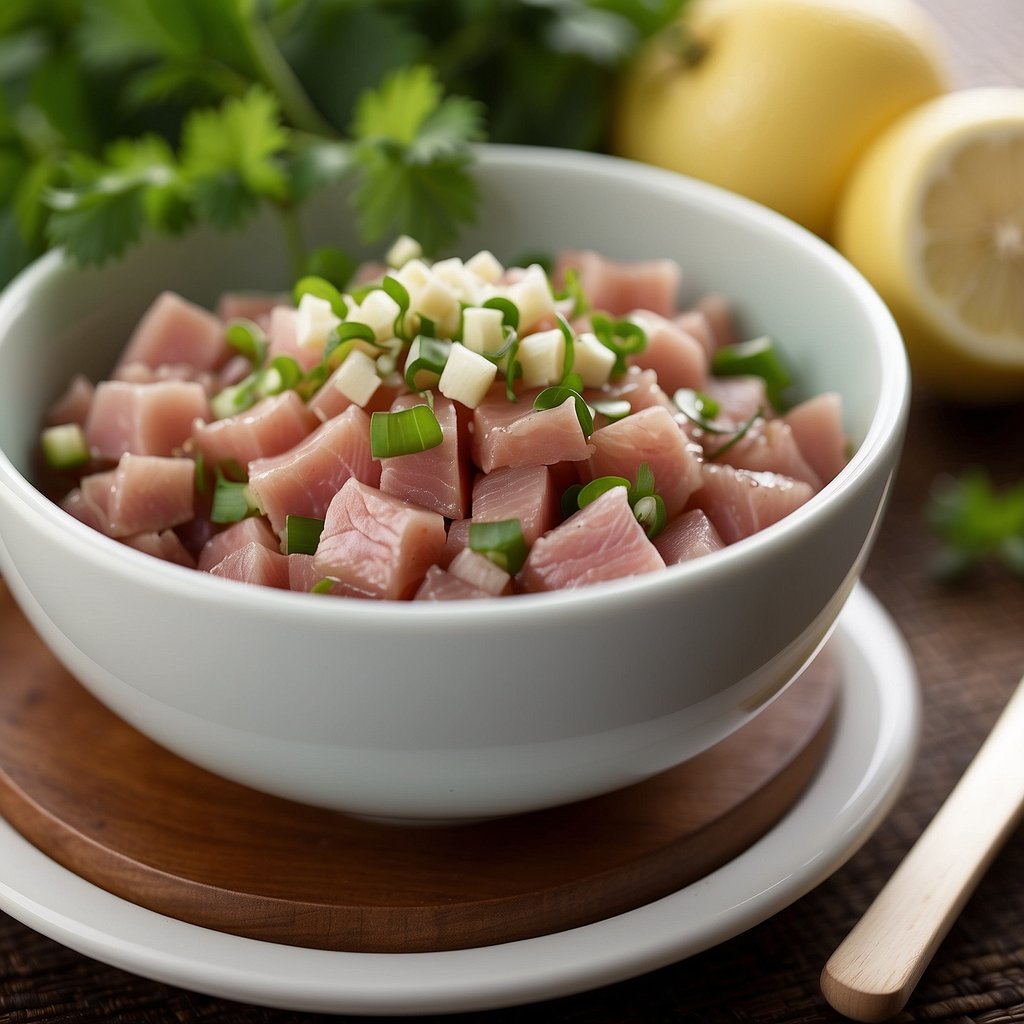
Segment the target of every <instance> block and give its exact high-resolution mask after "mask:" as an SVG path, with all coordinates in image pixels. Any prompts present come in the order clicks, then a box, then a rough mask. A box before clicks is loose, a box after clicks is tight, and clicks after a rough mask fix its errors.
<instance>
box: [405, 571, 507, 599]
mask: <svg viewBox="0 0 1024 1024" xmlns="http://www.w3.org/2000/svg"><path fill="white" fill-rule="evenodd" d="M492 596H493V595H492V594H489V593H488V592H487V591H486V590H481V589H480V588H479V587H475V586H473V584H472V583H470V582H469V581H467V580H464V579H462V577H460V576H456V575H455V574H454V573H451V572H448V571H447V570H445V569H442V568H441V567H440V566H439V565H432V566H431V567H430V568H429V569H428V570H427V574H426V576H424V577H423V582H422V583H421V584H420V585H419V587H418V588H417V589H416V593H415V594H413V600H414V601H465V600H466V599H467V598H472V597H477V598H479V597H492Z"/></svg>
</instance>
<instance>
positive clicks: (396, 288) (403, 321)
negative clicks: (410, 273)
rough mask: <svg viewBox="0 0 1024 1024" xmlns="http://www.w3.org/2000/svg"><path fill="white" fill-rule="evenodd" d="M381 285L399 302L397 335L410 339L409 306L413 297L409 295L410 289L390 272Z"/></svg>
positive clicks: (396, 325)
mask: <svg viewBox="0 0 1024 1024" xmlns="http://www.w3.org/2000/svg"><path fill="white" fill-rule="evenodd" d="M380 286H381V288H383V289H384V291H385V292H387V293H388V295H390V296H391V298H393V299H394V300H395V302H397V303H398V316H396V317H395V337H397V338H401V339H402V340H403V341H408V340H409V324H408V313H409V308H410V307H411V306H412V297H411V296H410V295H409V289H408V288H406V287H405V285H404V284H402V282H401V281H399V280H398V278H397V277H392V276H391V275H390V274H386V275H385V277H384V279H383V280H382V281H381V283H380Z"/></svg>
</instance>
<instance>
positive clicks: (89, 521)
mask: <svg viewBox="0 0 1024 1024" xmlns="http://www.w3.org/2000/svg"><path fill="white" fill-rule="evenodd" d="M109 472H110V476H111V479H113V474H114V471H113V470H110V471H109ZM94 475H95V474H94ZM84 479H88V478H84ZM108 490H109V488H108ZM60 507H61V508H62V509H64V511H65V512H67V513H68V514H69V515H72V516H74V517H75V519H77V520H78V521H79V522H80V523H85V525H86V526H89V527H91V528H92V529H94V530H98V531H99V532H100V533H106V532H107V512H106V507H105V506H104V507H102V508H101V507H99V506H98V505H97V504H96V502H95V501H93V500H91V499H90V498H89V497H87V496H86V495H85V493H84V491H83V488H82V487H81V486H79V487H73V488H72V489H71V490H70V491H68V493H67V494H65V495H64V497H63V498H62V499H61V502H60Z"/></svg>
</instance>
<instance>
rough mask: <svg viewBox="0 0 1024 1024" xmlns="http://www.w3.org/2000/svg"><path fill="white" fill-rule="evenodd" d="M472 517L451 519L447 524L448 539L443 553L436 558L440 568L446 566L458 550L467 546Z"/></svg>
mask: <svg viewBox="0 0 1024 1024" xmlns="http://www.w3.org/2000/svg"><path fill="white" fill-rule="evenodd" d="M472 523H473V520H472V519H453V520H452V521H451V522H450V523H449V524H448V539H447V540H446V541H445V545H444V555H443V556H442V557H441V558H439V559H438V560H437V564H438V565H440V566H441V567H442V568H447V567H448V566H449V565H450V564H451V563H452V562H453V561H454V560H455V557H456V556H457V555H458V553H459V552H460V551H462V550H463V549H464V548H466V547H468V546H469V528H470V526H471V525H472Z"/></svg>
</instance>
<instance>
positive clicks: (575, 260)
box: [553, 249, 682, 317]
mask: <svg viewBox="0 0 1024 1024" xmlns="http://www.w3.org/2000/svg"><path fill="white" fill-rule="evenodd" d="M569 268H575V269H576V271H577V272H578V273H579V278H580V284H581V286H582V288H583V291H584V293H585V294H586V296H587V297H588V298H589V300H590V304H591V305H592V306H593V307H594V309H599V310H604V311H605V312H608V313H611V314H612V315H613V316H624V315H625V314H626V313H627V312H629V311H630V310H633V309H649V310H651V311H652V312H654V313H658V314H660V315H661V316H668V317H670V316H673V315H674V314H675V313H676V312H677V311H678V306H677V303H678V296H679V286H680V284H681V282H682V271H681V269H680V267H679V264H678V263H676V262H675V260H669V259H654V260H638V261H632V262H624V261H619V260H613V259H609V258H608V257H606V256H602V255H601V254H600V253H597V252H594V251H592V250H586V249H567V250H565V251H564V252H561V253H559V255H558V258H557V259H556V261H555V269H554V274H553V278H554V281H555V284H556V287H559V288H560V287H561V286H562V285H563V284H564V282H565V274H566V271H567V270H568V269H569Z"/></svg>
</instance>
